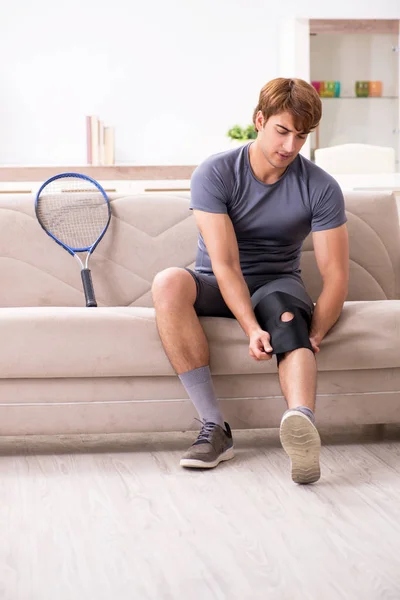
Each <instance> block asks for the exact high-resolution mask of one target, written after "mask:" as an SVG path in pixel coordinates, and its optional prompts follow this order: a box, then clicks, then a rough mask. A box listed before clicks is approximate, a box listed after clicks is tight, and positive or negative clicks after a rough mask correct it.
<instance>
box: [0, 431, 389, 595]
mask: <svg viewBox="0 0 400 600" xmlns="http://www.w3.org/2000/svg"><path fill="white" fill-rule="evenodd" d="M322 434H323V435H322V437H323V443H324V446H323V453H322V469H323V470H322V475H323V476H322V479H321V481H320V482H319V483H318V484H316V485H314V486H309V487H300V486H296V485H295V484H293V483H292V482H291V480H290V478H289V474H288V463H287V460H286V456H285V455H284V453H283V451H282V449H281V448H280V446H279V441H278V434H277V431H275V430H273V431H271V430H270V431H250V432H249V431H247V432H246V431H242V432H236V433H235V443H236V449H237V456H236V458H235V459H234V460H233V461H231V462H229V463H226V464H223V465H220V467H218V469H216V470H214V471H210V472H198V471H185V470H183V469H181V468H180V467H179V457H180V455H181V453H182V451H183V450H185V449H186V447H187V446H188V444H189V443H190V441H191V440H192V437H193V434H190V435H189V434H173V435H172V434H168V435H165V434H163V435H159V434H157V435H151V436H150V435H132V436H131V435H129V436H128V435H122V436H121V435H120V436H90V437H89V436H88V437H82V436H76V437H57V438H38V437H36V438H24V439H21V438H18V439H15V438H2V439H1V440H0V524H1V529H0V599H1V600H67V599H68V600H113V599H115V600H128V599H129V600H131V599H132V600H147V599H151V600H197V599H198V600H214V599H215V600H225V599H227V600H228V599H234V600H236V599H237V600H258V599H259V600H268V599H270V598H271V599H276V600H331V599H332V600H337V599H342V598H343V599H349V600H386V599H388V600H389V599H390V600H399V599H400V428H395V427H391V428H385V430H384V431H380V432H377V431H376V430H375V429H374V428H364V429H360V428H359V429H353V430H342V431H341V432H336V433H335V432H333V433H332V432H330V433H329V434H328V433H325V434H324V432H322ZM377 436H378V437H377Z"/></svg>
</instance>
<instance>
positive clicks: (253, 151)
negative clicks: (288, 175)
mask: <svg viewBox="0 0 400 600" xmlns="http://www.w3.org/2000/svg"><path fill="white" fill-rule="evenodd" d="M249 160H250V166H251V169H252V171H253V173H254V175H255V176H256V177H257V179H259V180H260V181H262V183H267V184H272V183H276V182H277V181H278V179H280V178H281V177H282V175H283V174H284V172H285V171H286V169H287V167H284V168H283V169H278V168H277V167H274V166H273V165H271V163H269V162H268V161H267V159H266V158H265V156H264V154H263V153H262V150H261V148H260V147H259V145H258V144H257V140H256V141H255V142H253V143H252V144H250V147H249Z"/></svg>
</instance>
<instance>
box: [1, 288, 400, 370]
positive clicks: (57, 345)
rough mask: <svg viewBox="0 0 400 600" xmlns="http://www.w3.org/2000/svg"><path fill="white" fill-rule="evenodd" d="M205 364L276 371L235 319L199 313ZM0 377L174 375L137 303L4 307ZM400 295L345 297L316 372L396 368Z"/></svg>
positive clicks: (149, 315) (148, 314)
mask: <svg viewBox="0 0 400 600" xmlns="http://www.w3.org/2000/svg"><path fill="white" fill-rule="evenodd" d="M202 323H203V326H204V329H205V332H206V335H207V337H208V339H209V341H210V352H211V369H212V372H213V373H215V374H218V375H229V374H250V373H262V372H265V373H275V372H276V361H275V359H273V360H271V361H262V362H256V361H254V360H253V359H251V358H250V357H249V355H248V342H247V338H246V336H245V335H244V333H243V331H242V329H241V328H240V326H239V324H238V323H237V321H235V320H233V319H221V318H211V317H205V318H203V319H202ZM0 336H1V338H0V339H1V340H2V344H1V347H0V365H1V369H0V377H1V378H44V377H46V378H48V377H50V378H51V377H123V376H132V375H137V376H151V375H156V376H162V375H174V371H173V369H172V367H171V365H170V363H169V361H168V359H167V358H166V356H165V354H164V351H163V348H162V345H161V342H160V340H159V336H158V332H157V327H156V323H155V315H154V310H153V309H151V308H137V307H114V308H108V307H100V308H65V307H47V308H40V307H33V308H3V309H2V310H1V311H0ZM399 339H400V300H385V301H377V302H348V303H346V304H345V307H344V310H343V314H342V316H341V318H340V320H339V322H338V323H337V324H336V325H335V327H334V328H333V329H332V331H331V332H330V334H329V335H328V336H327V338H326V339H325V340H324V343H323V345H322V350H321V352H320V353H319V354H318V356H317V361H318V368H319V370H321V371H338V370H345V371H346V370H351V369H361V370H362V369H381V368H392V367H400V352H399V351H398V349H399Z"/></svg>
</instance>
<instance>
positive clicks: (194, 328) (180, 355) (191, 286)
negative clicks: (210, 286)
mask: <svg viewBox="0 0 400 600" xmlns="http://www.w3.org/2000/svg"><path fill="white" fill-rule="evenodd" d="M152 293H153V301H154V307H155V309H156V319H157V327H158V331H159V334H160V338H161V341H162V344H163V346H164V350H165V353H166V355H167V356H168V358H169V360H170V362H171V364H172V366H173V367H174V369H175V371H176V372H177V373H178V375H180V374H181V373H185V372H186V371H192V370H193V369H198V368H200V367H204V366H206V365H208V363H209V359H210V355H209V349H208V342H207V338H206V336H205V334H204V331H203V328H202V326H201V325H200V321H199V318H198V316H197V315H196V312H195V310H194V308H193V305H194V303H195V300H196V283H195V281H194V279H193V277H192V276H191V275H190V273H188V272H187V271H185V269H179V268H170V269H166V270H165V271H162V272H161V273H159V274H158V275H157V276H156V277H155V279H154V283H153V288H152Z"/></svg>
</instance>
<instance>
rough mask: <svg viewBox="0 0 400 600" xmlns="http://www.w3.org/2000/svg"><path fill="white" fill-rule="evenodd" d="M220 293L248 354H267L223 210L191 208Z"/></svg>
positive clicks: (266, 343)
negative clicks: (247, 341) (245, 341)
mask: <svg viewBox="0 0 400 600" xmlns="http://www.w3.org/2000/svg"><path fill="white" fill-rule="evenodd" d="M193 212H194V215H195V218H196V223H197V226H198V228H199V230H200V233H201V235H202V236H203V239H204V243H205V245H206V247H207V250H208V254H209V256H210V259H211V264H212V269H213V272H214V275H215V277H216V278H217V281H218V285H219V288H220V290H221V294H222V296H223V298H224V300H225V302H226V304H227V306H228V307H229V308H230V310H231V311H232V313H233V314H234V315H235V317H236V319H237V320H238V321H239V324H240V326H241V327H242V329H243V331H244V332H245V334H246V335H247V337H249V338H250V354H251V356H253V358H256V359H257V360H260V359H265V358H270V356H268V354H266V353H270V352H271V351H272V348H271V346H270V343H269V334H267V333H266V332H263V330H262V329H261V327H260V325H259V324H258V321H257V319H256V317H255V314H254V311H253V307H252V305H251V299H250V293H249V290H248V287H247V285H246V282H245V280H244V277H243V274H242V270H241V268H240V260H239V248H238V244H237V239H236V234H235V230H234V228H233V225H232V221H231V219H230V217H229V216H228V215H227V214H216V213H209V212H204V211H201V210H194V211H193Z"/></svg>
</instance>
